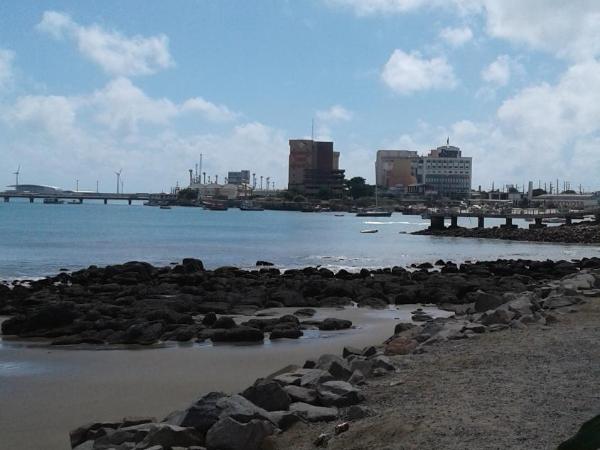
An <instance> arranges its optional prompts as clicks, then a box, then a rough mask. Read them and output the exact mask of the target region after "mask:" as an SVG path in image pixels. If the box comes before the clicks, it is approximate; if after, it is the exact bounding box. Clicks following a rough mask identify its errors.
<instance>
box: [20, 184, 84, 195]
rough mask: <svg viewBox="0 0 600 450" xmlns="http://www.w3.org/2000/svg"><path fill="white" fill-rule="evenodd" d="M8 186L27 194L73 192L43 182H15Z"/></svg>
mask: <svg viewBox="0 0 600 450" xmlns="http://www.w3.org/2000/svg"><path fill="white" fill-rule="evenodd" d="M8 187H9V188H13V190H14V191H15V192H19V193H27V194H61V193H65V192H73V191H65V190H64V189H61V188H57V187H55V186H45V185H43V184H19V185H15V184H13V185H10V186H8Z"/></svg>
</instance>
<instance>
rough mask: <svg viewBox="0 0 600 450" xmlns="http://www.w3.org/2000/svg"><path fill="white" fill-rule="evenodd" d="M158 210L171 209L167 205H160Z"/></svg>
mask: <svg viewBox="0 0 600 450" xmlns="http://www.w3.org/2000/svg"><path fill="white" fill-rule="evenodd" d="M160 209H171V207H170V206H169V205H160Z"/></svg>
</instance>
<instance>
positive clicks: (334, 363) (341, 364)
mask: <svg viewBox="0 0 600 450" xmlns="http://www.w3.org/2000/svg"><path fill="white" fill-rule="evenodd" d="M317 369H321V370H326V371H327V372H329V373H330V374H331V376H332V377H334V378H335V379H336V380H347V379H348V378H350V375H352V371H351V370H350V366H349V365H348V362H347V361H346V360H345V359H343V358H341V357H339V356H337V355H330V354H326V355H321V356H320V357H319V359H318V360H317Z"/></svg>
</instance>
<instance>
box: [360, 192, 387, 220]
mask: <svg viewBox="0 0 600 450" xmlns="http://www.w3.org/2000/svg"><path fill="white" fill-rule="evenodd" d="M378 197H379V196H378V194H377V185H375V208H365V209H360V210H358V212H357V213H356V217H391V216H392V212H391V211H387V210H385V209H383V208H380V207H379V200H378Z"/></svg>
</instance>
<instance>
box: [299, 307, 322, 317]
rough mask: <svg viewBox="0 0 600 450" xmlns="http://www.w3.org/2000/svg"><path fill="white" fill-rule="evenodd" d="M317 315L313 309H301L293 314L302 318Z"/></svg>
mask: <svg viewBox="0 0 600 450" xmlns="http://www.w3.org/2000/svg"><path fill="white" fill-rule="evenodd" d="M316 313H317V311H316V310H315V309H312V308H301V309H298V310H296V311H295V312H294V315H295V316H302V317H312V316H314V315H315V314H316Z"/></svg>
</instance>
